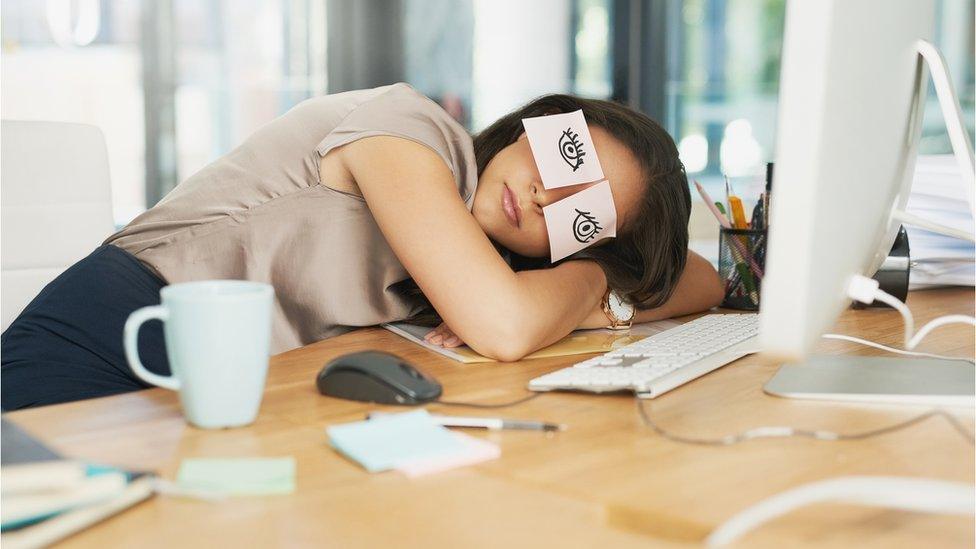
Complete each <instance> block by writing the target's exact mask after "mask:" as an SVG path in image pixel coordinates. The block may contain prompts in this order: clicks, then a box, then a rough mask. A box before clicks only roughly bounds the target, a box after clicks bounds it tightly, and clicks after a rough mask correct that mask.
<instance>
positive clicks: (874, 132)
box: [760, 0, 973, 392]
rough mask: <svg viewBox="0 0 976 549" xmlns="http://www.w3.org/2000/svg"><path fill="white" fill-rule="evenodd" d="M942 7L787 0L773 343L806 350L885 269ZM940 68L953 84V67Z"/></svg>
mask: <svg viewBox="0 0 976 549" xmlns="http://www.w3.org/2000/svg"><path fill="white" fill-rule="evenodd" d="M934 13H935V6H934V2H933V1H932V0H795V1H790V2H788V3H787V12H786V33H785V39H784V44H783V60H782V69H781V80H780V91H779V94H780V95H779V113H778V119H777V140H776V151H775V154H776V170H775V181H774V185H773V190H772V193H771V197H770V198H771V206H770V214H771V218H770V222H769V226H770V234H769V247H768V250H767V260H766V276H765V278H764V279H763V287H762V296H761V303H762V306H761V312H760V341H761V346H762V349H763V351H764V352H766V353H770V354H772V355H774V356H777V357H780V358H784V359H786V360H803V359H805V358H806V357H807V355H808V354H809V353H810V352H811V350H812V349H813V347H814V345H815V344H816V343H817V341H818V340H819V338H820V336H821V335H822V334H823V333H824V331H826V330H827V329H829V328H830V327H831V326H832V325H833V323H834V322H835V320H836V319H837V317H838V315H839V314H840V313H841V312H842V311H843V309H844V308H846V307H847V306H849V305H850V303H851V299H850V298H849V297H848V295H847V286H848V283H849V281H850V279H851V278H852V276H853V275H856V274H861V275H866V276H871V275H873V274H874V272H875V271H876V270H877V268H878V267H879V266H880V265H881V263H882V262H883V261H884V259H885V257H886V256H887V253H888V251H889V250H890V249H891V245H892V243H893V242H894V239H895V236H896V235H897V231H898V228H899V226H900V225H901V223H902V221H903V220H904V219H905V214H904V209H905V205H906V203H907V201H908V195H909V191H910V187H911V182H912V177H913V173H914V166H915V157H916V152H917V148H918V142H919V137H920V132H921V123H922V112H923V108H922V107H923V105H924V97H925V91H926V87H927V85H928V81H929V80H928V79H929V76H928V71H927V70H926V69H927V65H926V63H925V62H923V60H922V56H921V55H920V53H919V48H920V46H919V44H920V42H919V41H920V40H930V38H931V34H932V32H933V28H934ZM936 55H937V54H936ZM935 68H936V69H937V70H938V71H939V74H938V75H937V76H936V78H935V80H936V83H937V85H939V88H938V89H939V91H940V92H943V91H944V82H940V78H941V77H943V76H945V75H944V74H942V71H944V67H935ZM949 93H950V95H951V86H950V89H949ZM939 95H940V100H942V99H944V98H943V97H942V96H943V93H940V94H939ZM952 99H954V98H952ZM947 104H948V102H943V107H944V109H943V110H944V111H945V110H946V109H945V106H946V105H947ZM955 105H956V107H955V108H956V113H955V116H957V117H958V120H947V123H948V124H949V126H950V133H951V134H952V137H953V145H954V147H955V148H956V149H957V150H956V153H957V158H958V159H959V161H960V162H959V163H960V167H961V169H964V170H965V169H966V164H967V163H968V174H966V172H965V171H964V172H963V173H964V177H966V176H968V177H969V179H970V180H971V179H972V170H973V167H972V165H973V159H972V158H973V157H972V145H970V144H969V142H968V134H966V133H965V130H964V129H962V130H961V129H960V127H961V123H962V122H961V114H959V108H958V101H956V102H955ZM950 110H951V109H950ZM950 114H951V113H950ZM956 123H958V124H959V125H960V127H954V126H953V125H954V124H956ZM960 131H961V133H962V134H963V141H964V143H962V144H959V145H958V146H957V142H959V136H958V135H957V134H958V133H959V132H960ZM959 149H962V150H959ZM967 153H968V154H967ZM970 185H972V183H970ZM967 192H970V193H971V189H970V190H968V191H967ZM969 369H970V371H972V366H971V365H969ZM780 381H782V379H781V380H780ZM967 383H968V384H969V385H970V386H971V385H972V382H971V381H969V382H967ZM801 384H802V382H801ZM768 389H769V387H768V386H767V390H768ZM801 392H802V391H801ZM814 392H816V391H814Z"/></svg>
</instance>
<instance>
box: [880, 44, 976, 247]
mask: <svg viewBox="0 0 976 549" xmlns="http://www.w3.org/2000/svg"><path fill="white" fill-rule="evenodd" d="M915 47H916V50H917V51H918V55H919V57H920V63H921V64H922V65H923V67H924V66H928V69H929V74H931V75H932V83H933V84H934V85H935V95H936V96H937V97H938V99H939V106H940V107H941V109H942V119H943V120H944V121H945V125H946V131H947V132H948V133H949V142H950V143H952V152H953V154H954V155H955V157H956V163H957V164H958V166H959V173H960V175H961V176H962V182H963V186H964V189H963V191H964V192H965V193H966V200H967V201H968V202H969V211H970V212H971V213H972V214H973V217H976V160H974V158H973V144H972V143H970V141H969V134H968V133H967V132H966V124H965V121H964V119H963V116H962V108H960V106H959V97H958V96H957V95H956V91H955V89H954V88H953V87H952V79H951V78H950V77H949V69H948V67H946V63H945V59H944V58H943V57H942V53H940V52H939V50H938V48H936V47H935V46H934V45H932V43H931V42H928V41H926V40H919V41H918V42H916V43H915ZM918 85H920V86H924V85H925V83H924V81H921V80H920V81H919V84H918ZM916 97H921V96H920V95H919V94H917V93H916ZM918 107H919V108H921V107H922V105H918ZM891 215H892V217H893V218H895V219H897V220H899V221H901V222H902V223H905V224H908V225H915V226H917V227H920V228H923V229H927V230H930V231H934V232H937V233H941V234H945V235H948V236H954V237H956V238H961V239H963V240H968V241H970V242H976V237H974V235H971V234H968V233H966V232H964V231H960V230H957V229H954V228H952V227H946V226H944V225H940V224H938V223H933V222H931V221H928V220H926V219H924V218H921V217H919V216H917V215H913V214H910V213H908V212H906V211H904V210H900V209H895V210H893V211H892V212H891Z"/></svg>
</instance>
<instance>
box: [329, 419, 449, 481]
mask: <svg viewBox="0 0 976 549" xmlns="http://www.w3.org/2000/svg"><path fill="white" fill-rule="evenodd" d="M326 433H328V435H329V440H330V442H331V443H332V446H333V447H334V448H335V449H336V450H338V451H340V452H342V453H343V454H345V455H346V456H347V457H349V458H350V459H352V460H354V461H356V462H358V463H359V464H360V465H362V466H363V467H364V468H365V469H366V470H367V471H369V472H371V473H375V472H378V471H386V470H388V469H392V468H394V467H396V466H397V464H399V463H401V462H405V461H410V460H415V459H426V458H433V457H439V456H443V455H450V454H454V453H458V452H463V451H464V447H463V445H462V444H461V443H460V442H459V441H458V439H457V438H456V437H455V436H454V435H453V434H452V433H451V432H450V431H448V430H447V429H445V428H444V427H441V426H440V425H438V424H436V423H434V421H433V420H432V419H431V418H430V415H429V414H428V413H427V411H426V410H416V411H413V412H406V413H402V414H391V415H389V416H385V417H382V418H378V419H372V420H369V421H357V422H355V423H346V424H343V425H335V426H332V427H329V428H328V429H326Z"/></svg>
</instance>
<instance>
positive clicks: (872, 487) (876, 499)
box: [705, 476, 976, 547]
mask: <svg viewBox="0 0 976 549" xmlns="http://www.w3.org/2000/svg"><path fill="white" fill-rule="evenodd" d="M973 488H974V487H973V486H972V485H970V484H965V483H961V482H947V481H944V480H934V479H921V478H904V477H866V476H846V477H837V478H833V479H829V480H822V481H819V482H813V483H810V484H805V485H803V486H799V487H797V488H794V489H792V490H787V491H786V492H783V493H781V494H777V495H775V496H772V497H770V498H767V499H765V500H763V501H760V502H759V503H757V504H755V505H753V506H751V507H749V508H747V509H745V510H744V511H741V512H739V513H738V514H736V515H735V516H733V517H732V518H731V519H729V520H727V521H725V522H724V523H723V524H721V525H720V526H719V527H718V528H716V529H715V530H714V531H713V532H712V533H711V534H710V535H709V536H708V537H707V538H706V539H705V544H706V545H707V546H709V547H720V546H724V545H727V544H729V543H732V542H733V541H735V540H736V539H738V538H740V537H742V536H743V535H745V534H746V533H748V532H749V531H751V530H753V529H755V528H756V527H758V526H760V525H762V524H763V523H766V522H769V521H770V520H772V519H774V518H776V517H780V516H782V515H785V514H787V513H789V512H790V511H793V510H794V509H798V508H800V507H803V506H805V505H809V504H811V503H818V502H823V501H838V502H842V503H853V504H860V505H870V506H875V507H884V508H890V509H899V510H903V511H917V512H922V513H944V514H952V515H972V514H976V499H974V497H973Z"/></svg>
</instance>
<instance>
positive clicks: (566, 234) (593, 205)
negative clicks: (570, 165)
mask: <svg viewBox="0 0 976 549" xmlns="http://www.w3.org/2000/svg"><path fill="white" fill-rule="evenodd" d="M542 215H543V216H544V217H545V218H546V231H547V232H548V233H549V253H550V256H551V257H552V261H553V262H556V261H559V260H560V259H562V258H564V257H566V256H569V255H571V254H574V253H576V252H578V251H580V250H582V249H583V248H586V247H587V246H590V245H591V244H593V243H594V242H598V241H600V240H602V239H604V238H609V237H611V236H617V209H616V208H615V207H614V205H613V194H612V193H611V192H610V182H609V181H606V180H603V181H601V182H599V183H597V184H596V185H593V186H592V187H590V188H588V189H586V190H583V191H580V192H578V193H576V194H574V195H571V196H569V197H568V198H564V199H562V200H560V201H559V202H553V203H552V204H550V205H548V206H546V207H544V208H542Z"/></svg>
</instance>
